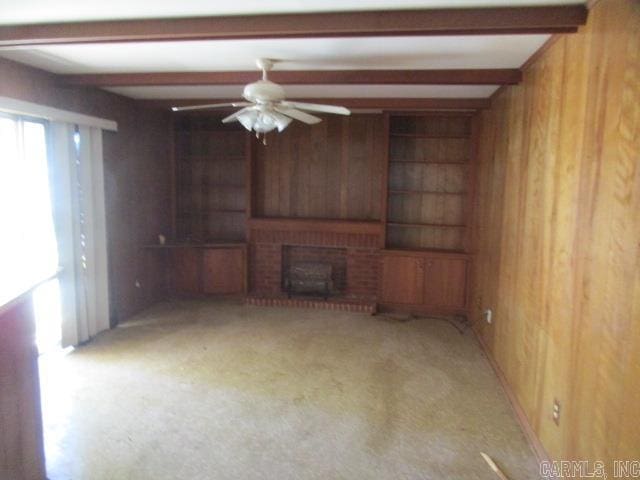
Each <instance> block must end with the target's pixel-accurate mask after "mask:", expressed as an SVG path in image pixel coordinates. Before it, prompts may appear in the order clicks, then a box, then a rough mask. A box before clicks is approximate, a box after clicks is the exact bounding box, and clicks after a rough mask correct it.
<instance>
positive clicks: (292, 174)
mask: <svg viewBox="0 0 640 480" xmlns="http://www.w3.org/2000/svg"><path fill="white" fill-rule="evenodd" d="M384 135H385V132H384V119H383V116H382V115H352V116H350V117H339V116H327V117H324V119H323V121H322V123H319V124H317V125H313V126H308V125H304V124H302V123H300V122H294V123H292V124H291V125H290V126H289V127H288V128H287V129H286V130H285V131H284V132H283V133H280V134H274V135H272V136H270V137H269V139H268V141H269V144H268V145H267V146H263V145H256V146H255V168H256V185H255V186H254V191H255V195H256V212H255V215H256V216H265V217H296V218H336V219H337V218H339V219H352V220H378V219H380V215H381V211H380V205H381V202H380V196H381V194H382V192H381V186H380V176H381V175H382V171H383V170H382V169H383V162H384V148H383V145H384V142H385V138H384Z"/></svg>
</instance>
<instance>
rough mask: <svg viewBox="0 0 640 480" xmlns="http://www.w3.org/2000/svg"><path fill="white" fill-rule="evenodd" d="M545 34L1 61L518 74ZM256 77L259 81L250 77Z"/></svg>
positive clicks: (111, 48)
mask: <svg viewBox="0 0 640 480" xmlns="http://www.w3.org/2000/svg"><path fill="white" fill-rule="evenodd" d="M547 38H549V35H502V36H500V35H486V36H482V35H472V36H441V37H440V36H435V37H391V38H380V37H368V38H353V37H352V38H305V39H260V40H216V41H186V42H148V43H145V42H140V43H103V44H75V45H53V46H43V47H35V48H34V47H20V48H14V49H0V55H1V56H3V57H6V58H9V59H12V60H15V61H18V62H23V63H26V64H29V65H32V66H35V67H39V68H43V69H45V70H49V71H51V72H54V73H60V74H62V73H117V72H163V71H164V72H177V71H216V70H254V69H256V65H255V60H256V58H261V57H265V58H276V59H282V60H284V61H283V62H282V63H279V64H278V65H277V66H276V68H277V69H278V70H323V69H324V70H327V69H331V70H332V69H335V70H338V69H440V68H445V69H449V68H518V67H520V66H521V65H522V64H523V63H524V62H525V61H526V60H527V59H528V58H529V57H530V56H531V55H532V54H533V53H534V52H535V51H536V50H537V49H538V48H540V46H541V45H542V44H543V43H544V42H545V41H546V40H547ZM256 76H258V74H257V71H256Z"/></svg>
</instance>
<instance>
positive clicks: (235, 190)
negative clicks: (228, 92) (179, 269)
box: [173, 115, 248, 243]
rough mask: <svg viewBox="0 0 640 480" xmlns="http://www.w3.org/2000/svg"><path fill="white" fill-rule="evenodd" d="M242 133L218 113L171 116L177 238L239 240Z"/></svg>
mask: <svg viewBox="0 0 640 480" xmlns="http://www.w3.org/2000/svg"><path fill="white" fill-rule="evenodd" d="M247 135H248V134H247V132H246V131H245V130H244V129H242V127H241V126H239V125H238V124H233V125H231V126H226V125H224V124H222V123H221V122H220V117H218V116H204V115H185V116H181V117H176V118H175V120H174V137H173V138H174V149H175V154H174V155H175V156H174V161H175V175H176V183H175V184H176V192H175V195H176V206H175V208H176V212H175V222H176V225H175V230H176V240H177V241H179V242H196V243H197V242H205V243H206V242H234V241H239V242H242V241H244V240H245V238H246V225H245V223H246V222H245V217H246V210H247V188H248V187H247V185H246V166H247V162H248V152H247V150H248V142H247Z"/></svg>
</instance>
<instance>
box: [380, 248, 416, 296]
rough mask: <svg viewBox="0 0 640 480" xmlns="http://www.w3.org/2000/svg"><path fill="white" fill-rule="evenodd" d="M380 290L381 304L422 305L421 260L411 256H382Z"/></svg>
mask: <svg viewBox="0 0 640 480" xmlns="http://www.w3.org/2000/svg"><path fill="white" fill-rule="evenodd" d="M381 290H382V291H381V292H380V297H381V300H382V302H383V303H404V304H419V303H422V298H423V290H424V273H423V266H422V259H421V258H420V257H412V256H395V255H393V256H383V257H382V289H381Z"/></svg>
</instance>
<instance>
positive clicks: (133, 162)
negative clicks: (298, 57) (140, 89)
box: [0, 59, 171, 323]
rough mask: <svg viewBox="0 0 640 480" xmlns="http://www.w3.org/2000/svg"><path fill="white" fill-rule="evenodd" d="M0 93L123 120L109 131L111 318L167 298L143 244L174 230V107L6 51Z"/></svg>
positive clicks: (107, 184) (107, 180)
mask: <svg viewBox="0 0 640 480" xmlns="http://www.w3.org/2000/svg"><path fill="white" fill-rule="evenodd" d="M0 96H6V97H12V98H18V99H20V100H25V101H28V102H34V103H39V104H42V105H49V106H52V107H56V108H61V109H65V110H71V111H75V112H80V113H84V114H87V115H94V116H98V117H104V118H109V119H112V120H116V121H117V122H118V132H116V133H114V132H105V133H104V135H103V148H104V173H105V197H106V214H107V240H108V251H109V286H110V300H111V317H112V322H114V323H115V322H117V321H119V320H123V319H126V318H127V317H129V316H130V315H132V314H133V313H136V312H137V311H139V310H141V309H143V308H145V307H147V306H149V305H151V304H152V303H154V302H156V301H158V300H159V299H161V298H162V282H161V279H162V275H161V273H160V272H161V270H160V265H159V264H158V262H157V261H156V260H155V259H153V258H151V257H149V256H145V255H141V253H140V252H141V250H140V247H141V246H142V245H144V244H147V243H157V241H158V240H157V238H158V237H157V235H158V234H159V233H164V234H165V235H166V234H168V233H169V230H170V216H169V215H168V214H167V212H169V211H170V205H171V195H170V191H171V179H170V172H171V167H170V161H169V155H168V151H169V145H168V142H169V138H170V135H169V115H168V113H165V112H160V111H157V110H155V111H154V110H150V109H146V108H142V107H140V106H138V105H137V104H136V103H135V102H134V101H133V100H130V99H128V98H125V97H121V96H119V95H115V94H112V93H108V92H105V91H101V90H98V89H94V88H78V87H69V86H64V85H63V84H62V83H61V82H60V81H59V79H57V78H56V76H55V75H53V74H50V73H47V72H44V71H42V70H38V69H35V68H30V67H27V66H24V65H21V64H18V63H15V62H11V61H8V60H4V59H0ZM136 279H138V280H140V283H141V288H136V287H135V281H136Z"/></svg>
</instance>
